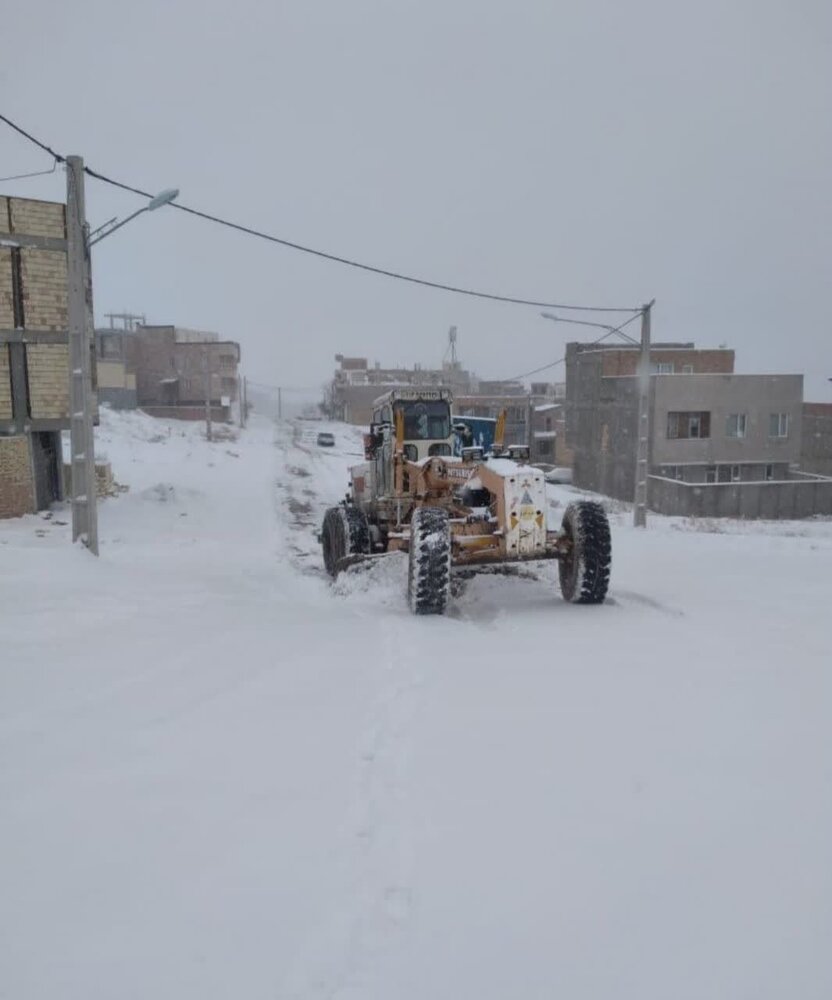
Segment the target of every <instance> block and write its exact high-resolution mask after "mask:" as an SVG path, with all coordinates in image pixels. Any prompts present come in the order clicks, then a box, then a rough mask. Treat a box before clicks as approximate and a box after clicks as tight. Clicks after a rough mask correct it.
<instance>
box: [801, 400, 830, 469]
mask: <svg viewBox="0 0 832 1000" xmlns="http://www.w3.org/2000/svg"><path fill="white" fill-rule="evenodd" d="M800 468H801V469H802V470H803V471H804V472H814V473H816V474H818V475H821V476H832V403H804V404H803V433H802V435H801V441H800Z"/></svg>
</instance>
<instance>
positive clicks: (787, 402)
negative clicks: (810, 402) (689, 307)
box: [566, 345, 832, 518]
mask: <svg viewBox="0 0 832 1000" xmlns="http://www.w3.org/2000/svg"><path fill="white" fill-rule="evenodd" d="M575 348H577V349H575ZM570 349H571V350H570ZM603 354H604V352H603V351H599V350H597V349H595V348H592V347H591V346H590V345H569V347H568V348H567V402H566V435H567V442H568V444H569V445H570V446H571V447H572V449H573V451H574V462H573V481H574V483H575V485H576V486H579V487H581V488H583V489H587V490H592V491H595V492H598V493H602V494H605V495H607V496H612V497H617V498H619V499H622V500H632V498H633V495H634V492H635V462H636V449H637V425H638V395H639V392H638V379H637V377H636V376H635V375H634V374H629V375H605V374H604V371H609V370H617V367H616V366H614V365H608V364H606V363H605V361H604V358H603ZM685 354H687V360H686V362H685V364H688V365H692V366H696V365H697V364H699V365H701V366H702V367H706V366H711V367H716V368H718V367H727V366H728V365H729V364H730V367H731V368H733V360H734V359H733V352H727V351H720V352H704V351H703V352H696V351H695V349H694V348H692V346H691V345H684V349H683V351H682V352H681V356H685ZM651 362H652V365H653V372H654V374H652V375H651V378H650V395H649V412H650V433H649V443H648V448H649V479H648V504H649V506H650V507H651V508H652V509H653V510H656V511H659V512H661V513H668V514H680V515H692V516H715V517H718V516H733V517H766V518H776V517H803V516H809V515H811V514H816V513H832V480H827V481H824V480H822V479H821V478H819V477H818V476H817V475H813V474H811V473H809V472H806V471H803V470H801V468H800V462H801V454H802V424H803V376H802V375H736V374H733V373H732V372H719V371H716V372H705V371H702V372H699V373H695V372H694V373H690V372H688V373H685V374H682V373H678V374H676V373H670V372H664V371H662V370H661V369H659V368H658V363H657V361H656V358H655V356H653V355H652V354H651Z"/></svg>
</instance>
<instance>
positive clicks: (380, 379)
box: [323, 354, 471, 426]
mask: <svg viewBox="0 0 832 1000" xmlns="http://www.w3.org/2000/svg"><path fill="white" fill-rule="evenodd" d="M335 360H336V361H337V362H338V368H336V370H335V374H334V375H333V377H332V381H331V382H330V383H329V385H328V386H327V389H326V396H325V399H324V404H323V407H324V409H325V410H326V412H327V413H328V415H330V416H331V417H332V418H333V419H335V420H343V421H345V422H346V423H348V424H358V425H359V426H367V425H369V423H370V421H371V420H372V415H373V401H374V400H375V399H377V398H378V397H379V396H382V395H384V393H385V392H389V391H390V390H391V389H395V388H397V387H401V386H416V385H423V386H430V387H432V388H437V387H441V388H445V389H451V390H452V391H456V390H457V389H458V388H460V387H463V388H465V387H470V383H471V376H470V374H469V373H468V372H466V371H463V370H462V369H461V368H460V366H459V365H458V364H456V363H453V364H446V365H443V366H442V368H422V367H420V366H419V365H416V366H414V367H413V368H382V367H381V365H380V364H378V362H376V364H375V365H373V366H372V367H371V366H370V365H369V363H368V361H367V358H350V357H345V356H344V355H343V354H336V355H335Z"/></svg>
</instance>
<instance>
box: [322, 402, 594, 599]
mask: <svg viewBox="0 0 832 1000" xmlns="http://www.w3.org/2000/svg"><path fill="white" fill-rule="evenodd" d="M504 437H505V417H504V416H503V417H501V418H500V419H499V420H498V421H497V428H496V431H495V440H494V445H493V448H492V450H491V452H490V453H489V454H485V453H484V451H483V449H482V448H478V447H463V448H462V449H461V455H459V456H455V455H454V454H453V452H454V427H453V426H452V421H451V395H450V393H449V392H448V391H447V390H442V389H436V390H422V389H395V390H393V391H392V392H389V393H387V394H386V395H385V396H382V397H381V398H380V399H378V400H376V402H375V404H374V419H373V422H372V424H371V425H370V431H369V434H367V435H365V439H364V445H365V448H364V457H365V462H364V463H362V464H361V465H356V466H354V467H353V468H352V469H351V470H350V471H351V485H350V492H349V493H348V495H347V498H346V499H345V500H344V501H343V502H342V503H341V504H340V505H339V506H337V507H331V508H330V509H329V510H328V511H327V512H326V515H325V517H324V523H323V528H322V531H321V543H322V546H323V557H324V564H325V566H326V569H327V572H328V573H329V574H330V575H331V576H333V577H334V576H336V575H337V574H338V573H339V572H340V571H341V570H343V569H346V568H347V567H348V566H350V565H352V564H354V563H356V562H362V561H365V560H367V559H373V558H378V557H380V556H383V555H386V554H388V553H390V552H396V551H403V552H407V553H408V601H409V604H410V607H411V610H412V611H413V612H414V613H416V614H442V613H443V612H444V611H445V608H446V606H447V602H448V596H449V592H450V579H451V573H452V571H453V569H454V568H457V567H458V568H463V567H464V568H465V569H467V570H477V569H479V568H484V567H490V566H494V565H499V564H509V563H525V562H531V561H535V560H543V559H556V560H558V563H559V576H560V587H561V592H562V594H563V597H564V598H565V599H566V600H567V601H571V602H574V603H578V604H600V603H601V602H602V601H603V600H604V598H605V597H606V593H607V588H608V586H609V574H610V559H611V549H610V529H609V523H608V520H607V516H606V513H605V511H604V509H603V507H602V506H601V505H600V504H598V503H594V502H591V501H578V502H576V503H572V504H570V505H569V506H568V507H567V509H566V512H565V514H564V517H563V521H562V523H561V526H560V528H559V529H558V530H551V529H550V527H549V524H548V520H547V512H548V505H547V502H546V489H545V482H544V479H543V473H542V472H541V471H540V470H539V469H536V468H534V467H533V466H531V465H529V452H528V448H527V447H525V446H522V445H514V446H511V445H509V446H506V445H505V443H504Z"/></svg>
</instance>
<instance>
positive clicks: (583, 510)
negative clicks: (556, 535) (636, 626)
mask: <svg viewBox="0 0 832 1000" xmlns="http://www.w3.org/2000/svg"><path fill="white" fill-rule="evenodd" d="M562 527H563V533H564V535H566V537H567V539H568V540H569V542H570V548H569V552H568V554H567V555H565V556H564V557H563V558H562V559H561V561H560V565H559V567H558V568H559V571H560V589H561V593H562V594H563V599H564V600H565V601H570V602H571V603H572V604H603V602H604V598H605V597H606V596H607V590H608V589H609V585H610V563H611V561H612V543H611V539H610V524H609V521H608V519H607V512H606V511H605V510H604V508H603V507H602V506H601V504H599V503H595V502H594V501H591V500H582V501H580V502H578V503H571V504H569V506H568V507H567V508H566V512H565V514H564V515H563V526H562Z"/></svg>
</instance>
